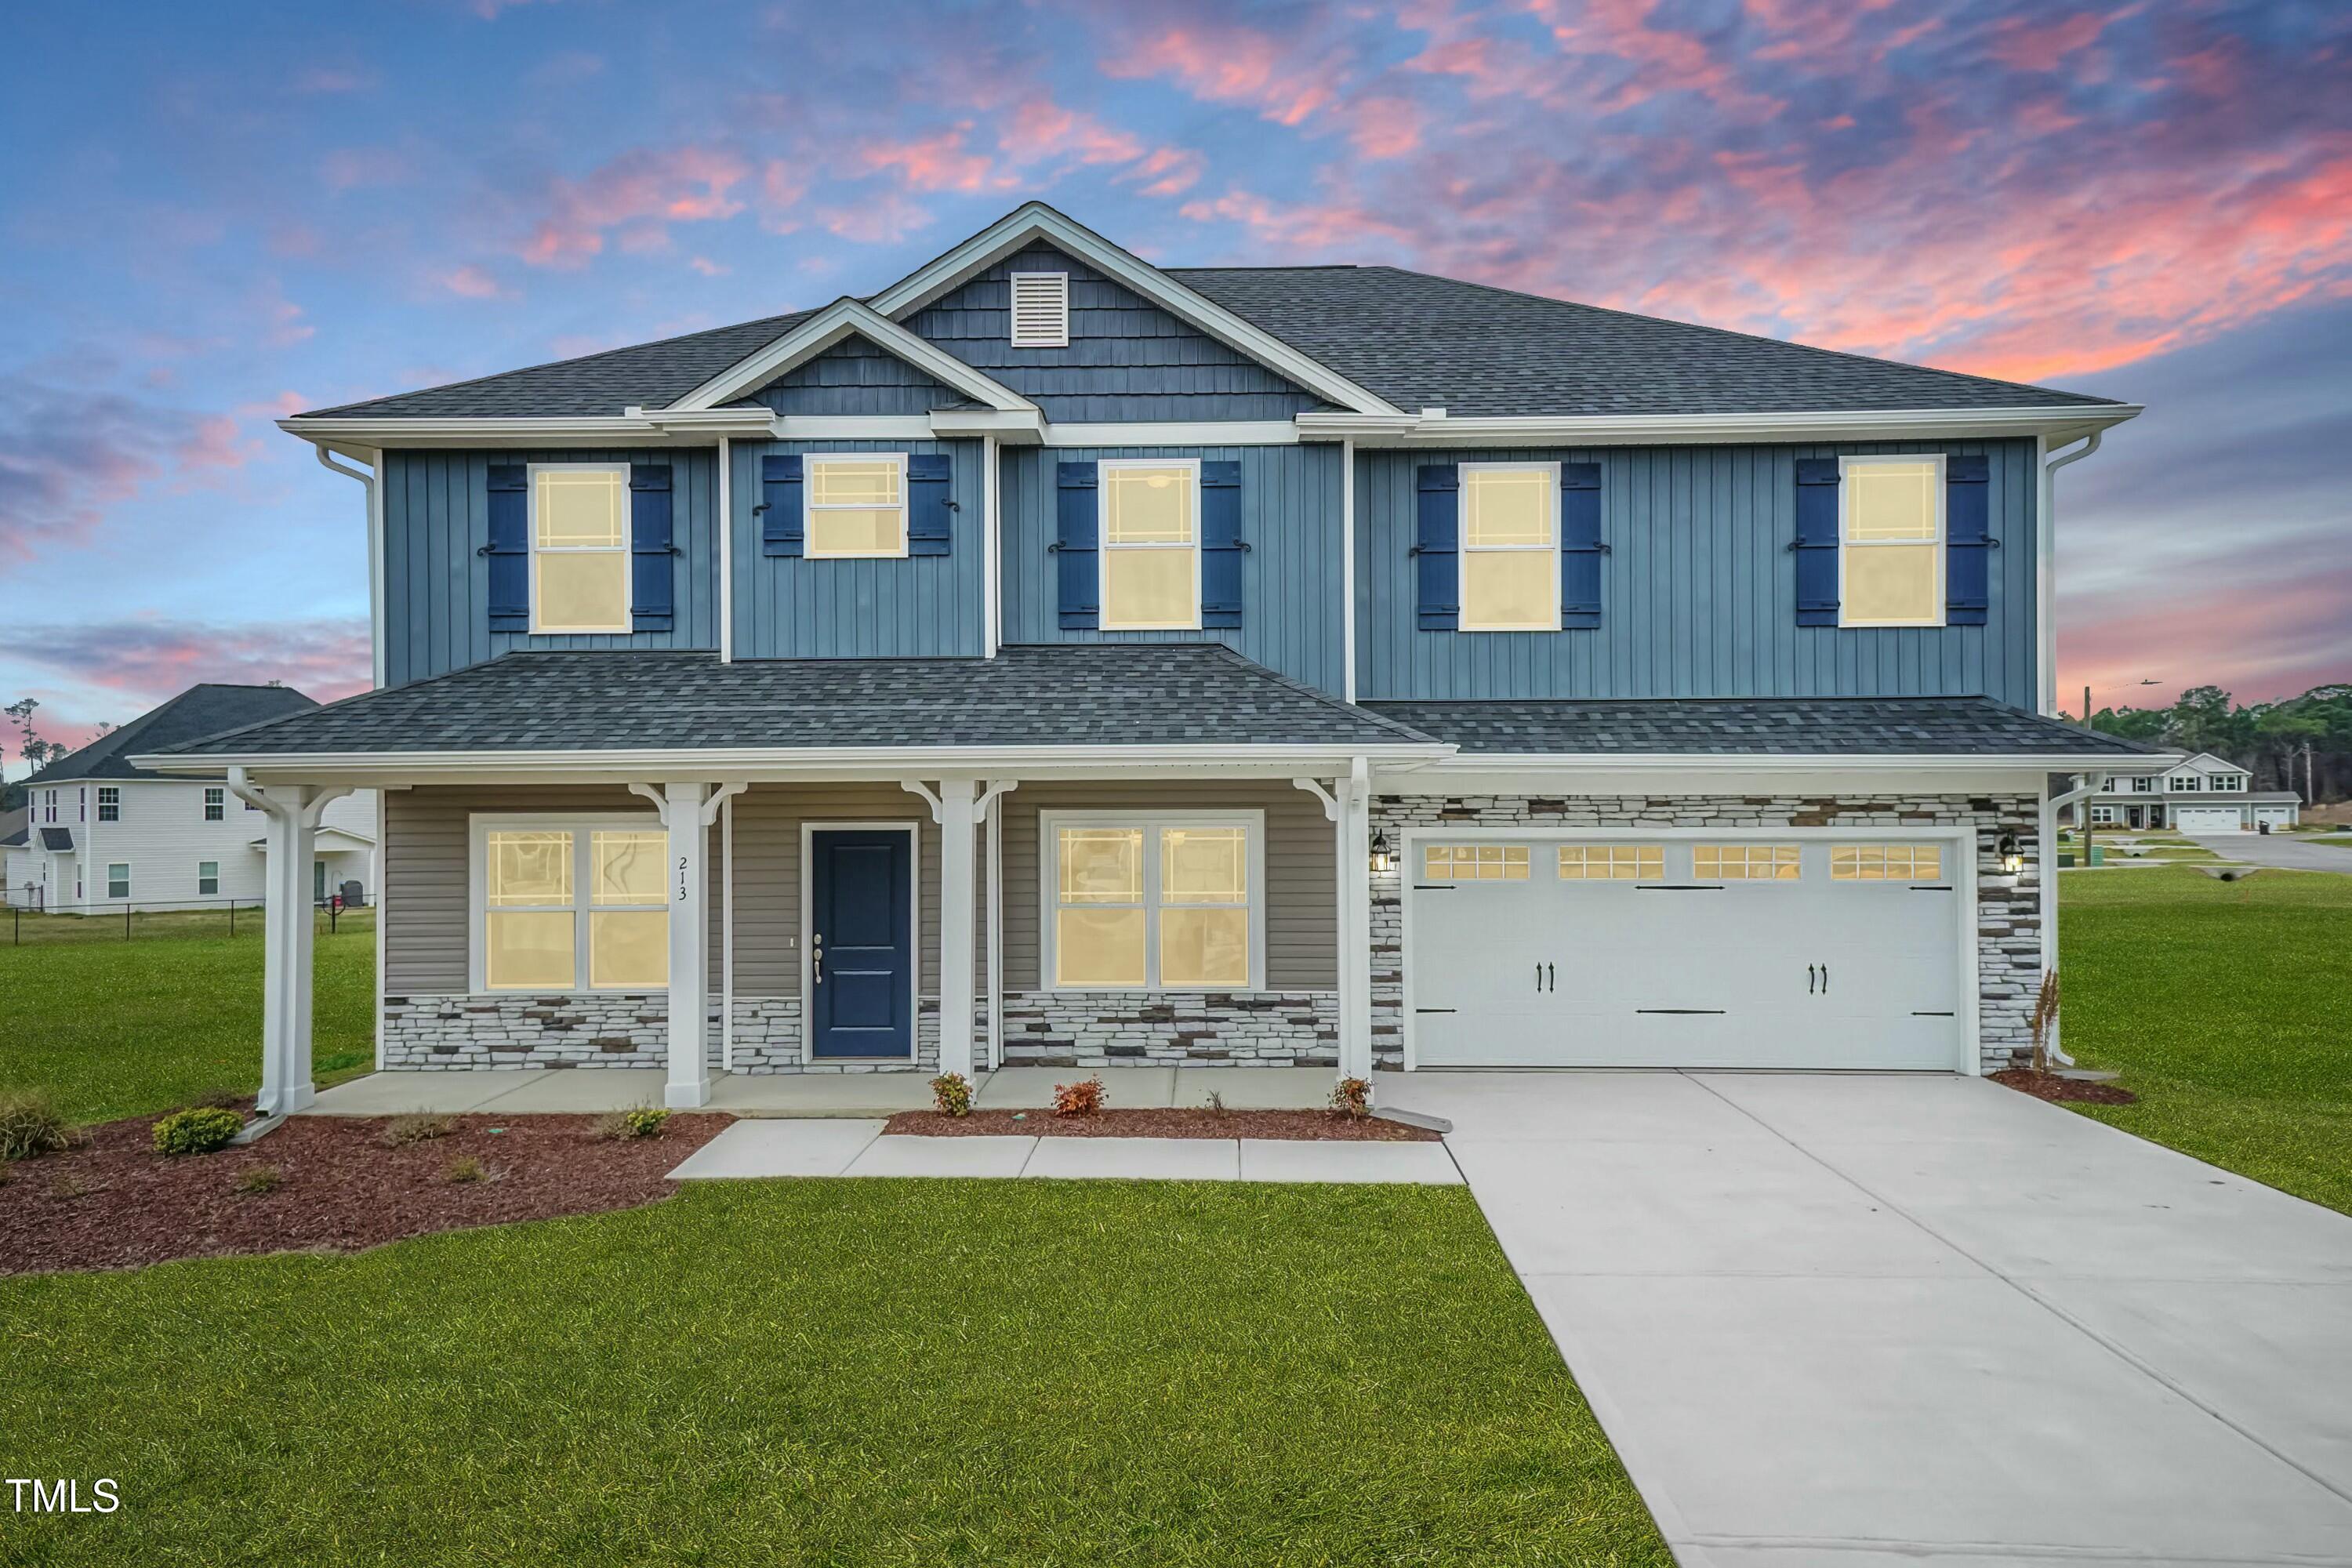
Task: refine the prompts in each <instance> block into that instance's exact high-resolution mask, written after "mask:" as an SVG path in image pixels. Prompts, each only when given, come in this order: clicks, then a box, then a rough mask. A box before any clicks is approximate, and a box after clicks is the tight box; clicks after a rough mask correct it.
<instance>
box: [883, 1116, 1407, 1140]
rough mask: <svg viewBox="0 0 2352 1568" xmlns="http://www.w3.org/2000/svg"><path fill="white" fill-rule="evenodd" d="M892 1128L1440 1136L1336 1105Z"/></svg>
mask: <svg viewBox="0 0 2352 1568" xmlns="http://www.w3.org/2000/svg"><path fill="white" fill-rule="evenodd" d="M882 1131H884V1132H886V1133H887V1132H896V1133H912V1134H915V1135H917V1136H919V1137H925V1138H982V1137H997V1138H1004V1137H1013V1138H1282V1139H1288V1140H1293V1141H1297V1140H1301V1139H1310V1138H1320V1139H1331V1140H1334V1141H1336V1142H1345V1143H1434V1142H1438V1134H1436V1133H1434V1132H1432V1131H1430V1130H1429V1129H1427V1128H1426V1127H1408V1126H1406V1125H1405V1124H1404V1123H1403V1122H1402V1121H1388V1120H1386V1119H1385V1118H1382V1117H1378V1116H1365V1117H1354V1116H1347V1115H1343V1114H1341V1113H1340V1112H1339V1111H1336V1110H1097V1111H1096V1112H1094V1113H1093V1114H1092V1115H1090V1116H1056V1115H1055V1114H1054V1113H1053V1112H1052V1111H1050V1110H1029V1111H1019V1110H975V1111H973V1112H971V1114H970V1115H968V1116H946V1115H942V1114H941V1113H940V1112H939V1111H936V1110H902V1111H900V1112H898V1115H896V1116H893V1117H892V1118H890V1120H889V1121H887V1123H885V1124H884V1126H883V1128H882Z"/></svg>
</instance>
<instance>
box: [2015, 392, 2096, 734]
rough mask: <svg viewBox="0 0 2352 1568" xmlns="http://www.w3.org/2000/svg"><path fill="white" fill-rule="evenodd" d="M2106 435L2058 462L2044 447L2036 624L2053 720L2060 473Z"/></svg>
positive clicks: (2044, 698) (2046, 708) (2044, 693)
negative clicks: (2059, 471) (2060, 470)
mask: <svg viewBox="0 0 2352 1568" xmlns="http://www.w3.org/2000/svg"><path fill="white" fill-rule="evenodd" d="M2103 436H2105V431H2104V430H2094V431H2092V432H2091V434H2090V436H2089V437H2087V438H2086V439H2085V440H2084V442H2083V444H2082V445H2081V446H2080V447H2076V448H2075V449H2074V450H2073V451H2071V452H2068V453H2066V454H2065V455H2064V456H2063V457H2057V458H2051V457H2049V456H2048V452H2049V441H2048V440H2047V438H2044V440H2043V441H2042V454H2043V456H2044V459H2045V460H2044V461H2043V462H2042V468H2041V493H2040V494H2038V495H2037V496H2036V497H2035V498H2034V500H2035V503H2036V504H2035V508H2034V520H2033V521H2034V530H2033V537H2034V544H2035V549H2034V563H2033V624H2034V626H2035V627H2036V628H2037V629H2038V630H2039V633H2040V637H2041V647H2040V654H2041V659H2042V679H2041V682H2040V687H2041V703H2042V713H2043V714H2044V715H2046V716H2047V717H2050V718H2053V719H2054V718H2056V717H2057V716H2058V605H2057V601H2058V526H2057V524H2058V470H2059V469H2061V468H2064V467H2065V466H2066V465H2067V464H2069V463H2079V462H2081V461H2082V460H2083V459H2084V458H2087V457H2089V456H2090V455H2091V454H2092V453H2094V452H2095V451H2097V450H2098V449H2099V440H2100V438H2101V437H2103ZM2090 723H2091V716H2090V715H2089V714H2088V713H2085V714H2084V715H2083V726H2084V728H2085V729H2088V728H2089V727H2090Z"/></svg>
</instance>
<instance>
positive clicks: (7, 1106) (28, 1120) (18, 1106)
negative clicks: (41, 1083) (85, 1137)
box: [0, 1089, 73, 1160]
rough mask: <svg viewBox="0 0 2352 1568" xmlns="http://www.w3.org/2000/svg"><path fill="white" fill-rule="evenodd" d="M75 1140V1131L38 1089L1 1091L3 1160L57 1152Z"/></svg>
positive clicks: (0, 1132)
mask: <svg viewBox="0 0 2352 1568" xmlns="http://www.w3.org/2000/svg"><path fill="white" fill-rule="evenodd" d="M72 1143H73V1130H72V1129H71V1128H70V1127H68V1126H67V1125H66V1119H65V1118H64V1117H62V1116H59V1115H58V1110H57V1107H56V1106H54V1105H52V1104H50V1103H49V1097H48V1096H47V1095H46V1094H43V1093H42V1092H41V1091H40V1090H39V1089H18V1090H16V1091H14V1092H12V1093H8V1094H0V1160H29V1159H31V1158H32V1157H33V1156H34V1155H36V1154H54V1153H56V1152H58V1150H60V1149H65V1148H68V1147H70V1146H71V1145H72Z"/></svg>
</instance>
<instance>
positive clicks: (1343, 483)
mask: <svg viewBox="0 0 2352 1568" xmlns="http://www.w3.org/2000/svg"><path fill="white" fill-rule="evenodd" d="M1339 650H1340V658H1343V659H1345V660H1346V661H1347V668H1346V670H1345V671H1344V672H1342V674H1341V676H1340V693H1341V695H1342V696H1343V697H1345V698H1346V699H1347V700H1349V701H1350V702H1353V701H1354V700H1356V443H1355V439H1354V438H1353V437H1349V439H1347V440H1344V441H1342V442H1340V443H1339Z"/></svg>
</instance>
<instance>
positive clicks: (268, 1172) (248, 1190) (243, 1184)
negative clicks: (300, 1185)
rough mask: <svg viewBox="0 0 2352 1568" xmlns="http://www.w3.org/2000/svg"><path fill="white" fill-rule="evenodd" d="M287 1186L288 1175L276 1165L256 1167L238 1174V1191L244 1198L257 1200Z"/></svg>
mask: <svg viewBox="0 0 2352 1568" xmlns="http://www.w3.org/2000/svg"><path fill="white" fill-rule="evenodd" d="M285 1184H286V1173H285V1172H283V1171H281V1170H279V1169H278V1167H277V1166H275V1165H255V1166H252V1167H251V1168H249V1169H247V1170H243V1171H239V1172H238V1173H236V1190H237V1193H238V1194H239V1195H240V1196H244V1197H248V1198H257V1197H259V1196H260V1195H261V1194H264V1193H274V1192H276V1191H277V1190H278V1188H280V1187H282V1186H284V1185H285Z"/></svg>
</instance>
